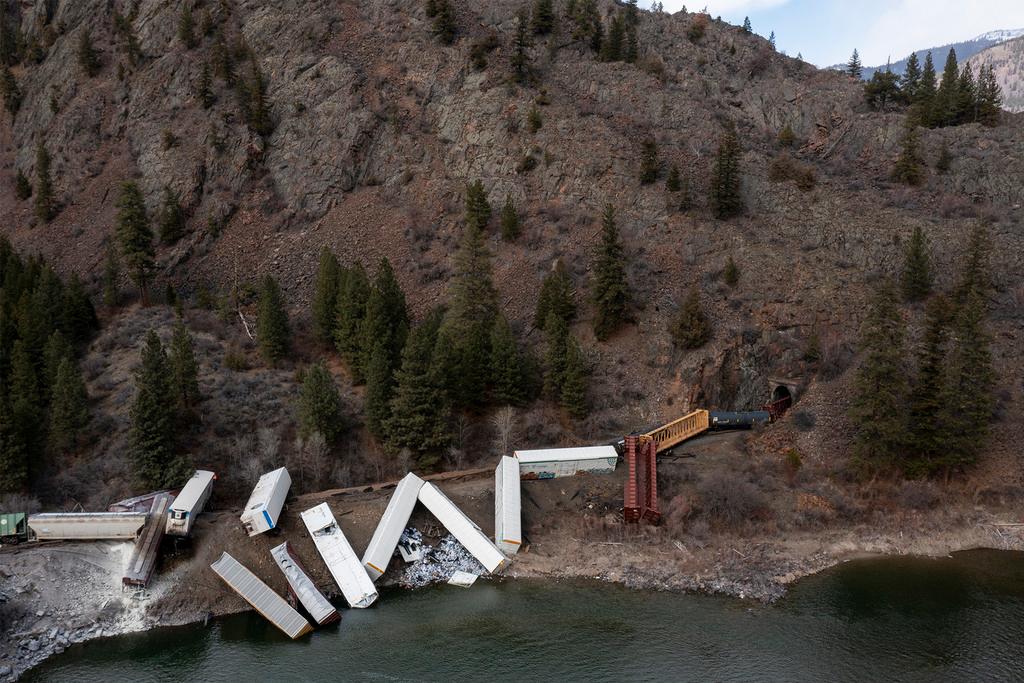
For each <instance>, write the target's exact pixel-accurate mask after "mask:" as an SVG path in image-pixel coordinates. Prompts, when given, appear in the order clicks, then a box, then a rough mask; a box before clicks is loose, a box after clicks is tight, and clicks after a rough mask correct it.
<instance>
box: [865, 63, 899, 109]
mask: <svg viewBox="0 0 1024 683" xmlns="http://www.w3.org/2000/svg"><path fill="white" fill-rule="evenodd" d="M899 99H900V86H899V77H898V76H897V75H896V74H894V73H893V72H892V69H891V68H890V67H889V65H888V64H886V66H885V69H878V70H876V71H875V73H873V74H872V75H871V80H870V81H868V82H867V83H866V84H865V85H864V100H865V101H866V102H867V103H868V106H869V107H871V108H872V109H874V110H876V111H885V110H886V109H887V108H888V106H889V104H890V103H893V102H897V101H899Z"/></svg>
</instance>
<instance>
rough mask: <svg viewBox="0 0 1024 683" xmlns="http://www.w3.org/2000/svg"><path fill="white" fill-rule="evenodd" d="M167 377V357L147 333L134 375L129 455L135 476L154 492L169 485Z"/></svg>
mask: <svg viewBox="0 0 1024 683" xmlns="http://www.w3.org/2000/svg"><path fill="white" fill-rule="evenodd" d="M170 376H171V372H170V368H169V367H168V362H167V354H166V353H164V348H163V345H162V344H161V343H160V338H159V337H158V336H157V335H156V332H154V331H153V330H150V331H149V333H148V334H147V335H146V345H145V347H144V348H143V350H142V364H141V365H140V366H139V368H138V370H136V373H135V401H134V403H133V404H132V408H131V418H132V428H131V451H132V459H133V463H134V468H135V474H136V476H137V477H138V478H139V480H140V481H141V482H142V484H143V485H145V486H147V487H149V488H153V489H156V488H161V487H163V486H165V485H167V484H170V483H171V481H169V479H170V476H169V467H168V463H170V462H172V461H173V454H174V416H175V415H174V396H173V395H172V391H171V383H170Z"/></svg>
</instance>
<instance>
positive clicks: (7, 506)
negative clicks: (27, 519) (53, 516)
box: [0, 493, 42, 514]
mask: <svg viewBox="0 0 1024 683" xmlns="http://www.w3.org/2000/svg"><path fill="white" fill-rule="evenodd" d="M40 509H42V506H41V505H40V504H39V500H38V499H36V498H33V497H32V496H26V495H24V494H21V493H5V494H3V495H2V496H0V512H27V513H29V514H31V513H33V512H39V510H40Z"/></svg>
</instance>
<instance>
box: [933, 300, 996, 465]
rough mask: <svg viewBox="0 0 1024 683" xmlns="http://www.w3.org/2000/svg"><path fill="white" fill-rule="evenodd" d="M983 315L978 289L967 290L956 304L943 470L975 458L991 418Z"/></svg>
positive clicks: (990, 372) (992, 377) (992, 401)
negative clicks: (960, 301) (967, 292)
mask: <svg viewBox="0 0 1024 683" xmlns="http://www.w3.org/2000/svg"><path fill="white" fill-rule="evenodd" d="M985 317H986V304H985V301H984V299H983V298H982V296H981V294H980V292H978V291H972V292H970V293H969V294H968V295H967V298H966V299H965V300H964V301H963V302H962V303H961V304H960V305H959V306H958V307H957V313H956V317H955V320H954V324H953V345H952V349H951V350H950V356H949V391H948V393H947V396H948V398H947V401H946V407H947V410H946V423H947V425H948V428H949V432H950V435H951V439H948V440H947V456H946V458H945V459H944V460H945V462H944V463H943V464H944V465H945V469H946V470H947V471H949V470H950V469H959V468H962V467H964V466H966V465H970V464H972V463H974V462H975V461H976V460H977V458H978V455H979V454H980V453H981V451H982V450H983V449H984V447H985V442H986V440H987V437H988V433H989V424H990V423H991V421H992V411H993V409H994V408H995V397H994V395H993V388H994V386H995V371H994V370H993V368H992V354H991V351H990V350H989V347H990V344H991V339H990V337H989V335H988V333H987V332H986V330H985Z"/></svg>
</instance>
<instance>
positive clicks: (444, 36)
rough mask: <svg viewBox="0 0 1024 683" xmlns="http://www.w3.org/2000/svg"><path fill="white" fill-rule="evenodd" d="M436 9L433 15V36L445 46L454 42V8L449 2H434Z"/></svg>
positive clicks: (455, 26)
mask: <svg viewBox="0 0 1024 683" xmlns="http://www.w3.org/2000/svg"><path fill="white" fill-rule="evenodd" d="M434 6H435V8H436V10H435V14H434V35H436V36H437V39H438V40H440V41H441V42H442V43H444V44H445V45H451V44H452V43H454V42H455V33H456V31H457V28H458V27H457V25H456V23H455V8H454V7H452V3H451V1H450V0H434Z"/></svg>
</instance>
